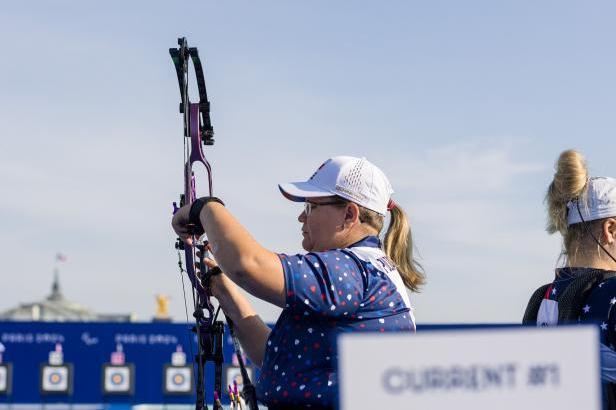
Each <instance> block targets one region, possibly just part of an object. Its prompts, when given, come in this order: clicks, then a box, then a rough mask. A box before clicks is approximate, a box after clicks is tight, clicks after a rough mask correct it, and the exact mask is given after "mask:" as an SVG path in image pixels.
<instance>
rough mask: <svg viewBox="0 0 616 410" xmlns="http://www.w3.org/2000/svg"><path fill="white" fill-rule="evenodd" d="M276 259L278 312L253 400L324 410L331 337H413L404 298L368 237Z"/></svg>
mask: <svg viewBox="0 0 616 410" xmlns="http://www.w3.org/2000/svg"><path fill="white" fill-rule="evenodd" d="M279 257H280V261H281V262H282V265H283V267H284V276H285V285H286V306H285V308H284V309H283V311H282V313H281V315H280V317H279V318H278V321H277V322H276V325H275V327H274V329H273V330H272V332H271V334H270V336H269V339H268V341H267V346H266V351H265V357H264V360H263V366H262V368H261V375H260V377H259V380H258V381H257V392H258V396H259V400H261V401H262V402H263V403H265V404H267V405H268V406H269V407H270V408H276V407H293V406H306V407H312V408H319V407H331V406H333V405H334V404H335V403H336V402H337V397H338V396H337V395H338V389H337V383H338V381H337V368H336V367H337V353H336V336H337V335H338V334H339V333H341V332H358V331H372V332H392V331H405V332H413V331H415V319H414V317H413V313H412V311H411V305H410V301H409V297H408V294H407V293H406V290H405V287H404V283H403V282H402V278H401V277H400V274H399V273H398V271H397V270H396V267H395V265H394V264H393V263H392V262H391V261H390V260H389V259H388V258H387V256H386V255H385V253H384V252H383V250H382V246H381V242H380V240H379V239H378V237H376V236H369V237H366V238H364V239H362V240H361V241H359V242H357V243H355V244H353V245H351V246H349V247H348V248H345V249H334V250H330V251H326V252H311V253H308V254H305V255H302V254H298V255H285V254H280V255H279Z"/></svg>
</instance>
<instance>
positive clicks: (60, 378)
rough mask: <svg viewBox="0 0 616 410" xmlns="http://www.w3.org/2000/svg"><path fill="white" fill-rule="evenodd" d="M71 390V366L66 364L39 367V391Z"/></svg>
mask: <svg viewBox="0 0 616 410" xmlns="http://www.w3.org/2000/svg"><path fill="white" fill-rule="evenodd" d="M70 390H71V368H70V367H69V366H66V365H62V366H49V365H43V367H42V368H41V393H42V394H46V393H66V394H70Z"/></svg>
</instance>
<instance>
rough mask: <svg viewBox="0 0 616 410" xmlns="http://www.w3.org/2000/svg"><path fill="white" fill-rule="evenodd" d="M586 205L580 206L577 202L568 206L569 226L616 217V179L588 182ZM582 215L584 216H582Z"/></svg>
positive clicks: (597, 179) (594, 178)
mask: <svg viewBox="0 0 616 410" xmlns="http://www.w3.org/2000/svg"><path fill="white" fill-rule="evenodd" d="M585 200H586V204H584V203H583V202H582V203H580V204H579V205H580V206H579V211H578V205H577V201H570V202H569V203H568V204H567V209H568V211H569V212H568V213H567V223H568V224H569V225H573V224H577V223H580V222H582V217H583V218H584V221H594V220H596V219H603V218H609V217H616V179H614V178H608V177H593V178H590V179H589V180H588V188H587V191H586V195H585ZM580 213H581V214H582V215H581V216H580Z"/></svg>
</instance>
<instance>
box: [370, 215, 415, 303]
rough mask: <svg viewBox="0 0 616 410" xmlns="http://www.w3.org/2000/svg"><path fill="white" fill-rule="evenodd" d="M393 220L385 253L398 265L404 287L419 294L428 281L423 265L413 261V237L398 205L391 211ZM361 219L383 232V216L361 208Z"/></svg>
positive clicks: (386, 241)
mask: <svg viewBox="0 0 616 410" xmlns="http://www.w3.org/2000/svg"><path fill="white" fill-rule="evenodd" d="M390 216H391V220H390V222H389V227H388V228H387V233H385V240H384V248H385V249H384V251H385V254H386V255H387V257H388V258H389V259H391V261H392V262H393V263H394V264H395V265H396V268H397V269H398V272H399V273H400V276H401V277H402V281H403V282H404V286H406V287H407V288H408V289H410V290H411V291H413V292H419V289H420V287H421V285H423V284H424V283H425V281H426V278H425V274H424V271H423V268H422V267H421V265H420V264H419V263H418V262H417V261H416V260H415V259H413V236H412V234H411V227H410V225H409V223H408V219H407V218H406V214H405V213H404V211H403V210H402V208H400V207H399V206H398V205H397V204H395V205H394V207H393V208H392V210H391V215H390ZM359 219H360V221H361V222H362V223H366V224H368V225H370V226H371V227H373V228H374V229H376V230H377V232H381V229H383V220H384V218H383V216H381V215H379V214H378V213H376V212H374V211H371V210H369V209H366V208H363V207H360V214H359Z"/></svg>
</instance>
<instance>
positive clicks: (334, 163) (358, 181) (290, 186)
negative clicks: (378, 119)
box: [278, 156, 394, 216]
mask: <svg viewBox="0 0 616 410" xmlns="http://www.w3.org/2000/svg"><path fill="white" fill-rule="evenodd" d="M278 187H279V188H280V192H282V194H283V195H284V196H285V197H286V198H288V199H290V200H291V201H295V202H305V201H306V198H313V197H319V196H332V195H338V196H339V197H342V198H344V199H347V200H349V201H352V202H355V203H356V204H357V205H361V206H363V207H364V208H368V209H370V210H372V211H375V212H377V213H379V214H381V215H383V216H384V215H386V214H387V211H388V205H389V203H390V199H391V194H393V192H394V190H393V189H392V188H391V184H390V183H389V180H388V179H387V177H386V176H385V174H384V173H383V171H381V170H380V169H379V168H378V167H377V166H376V165H374V164H373V163H371V162H369V161H368V160H366V158H356V157H346V156H340V157H334V158H330V159H328V160H327V161H325V162H324V163H323V165H321V166H320V167H319V168H318V169H317V170H316V171H315V173H314V174H312V176H311V177H310V178H309V179H308V181H305V182H289V183H286V184H279V185H278Z"/></svg>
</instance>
